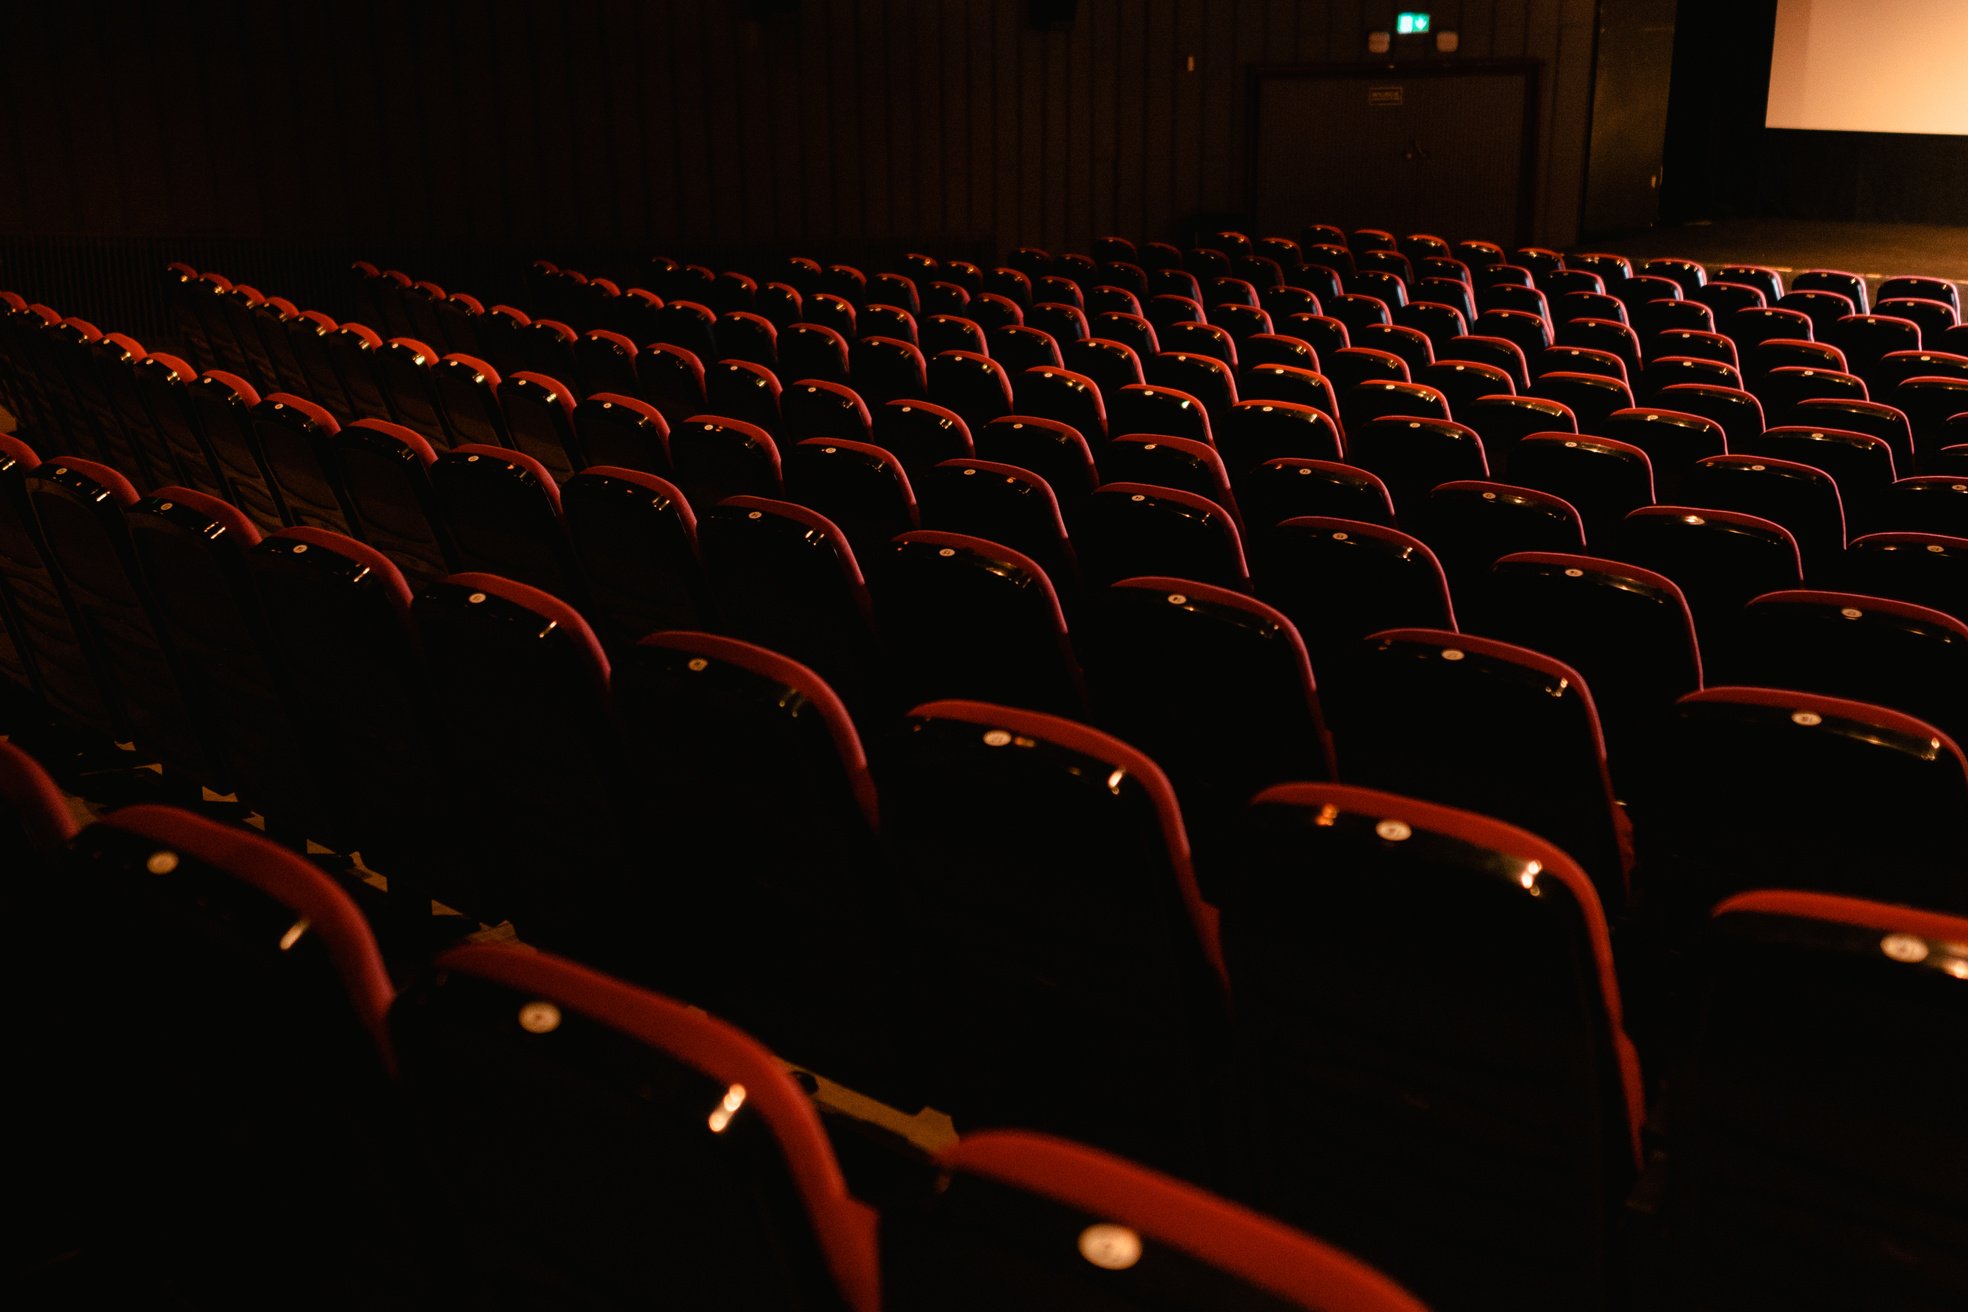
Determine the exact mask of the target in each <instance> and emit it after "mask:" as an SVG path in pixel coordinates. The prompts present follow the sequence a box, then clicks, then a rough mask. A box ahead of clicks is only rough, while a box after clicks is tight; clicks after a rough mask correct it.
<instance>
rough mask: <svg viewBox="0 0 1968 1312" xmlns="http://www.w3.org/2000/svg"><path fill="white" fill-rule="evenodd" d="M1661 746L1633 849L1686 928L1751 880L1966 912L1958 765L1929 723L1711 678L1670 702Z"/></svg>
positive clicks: (1966, 836) (1965, 809)
mask: <svg viewBox="0 0 1968 1312" xmlns="http://www.w3.org/2000/svg"><path fill="white" fill-rule="evenodd" d="M1663 752H1664V755H1663V758H1662V768H1661V769H1659V770H1657V771H1656V772H1655V773H1654V776H1653V780H1652V783H1651V785H1650V787H1649V789H1648V791H1647V794H1646V795H1645V798H1644V809H1643V810H1642V811H1641V816H1642V818H1643V819H1644V821H1645V823H1644V824H1643V825H1642V827H1641V831H1640V832H1641V834H1642V838H1643V846H1642V851H1641V858H1642V860H1643V861H1644V863H1645V869H1646V871H1647V880H1648V887H1649V889H1650V890H1651V892H1650V896H1652V897H1654V898H1656V899H1657V905H1658V906H1659V907H1660V908H1661V910H1662V911H1663V913H1664V914H1665V915H1666V916H1667V918H1668V920H1669V921H1670V923H1672V924H1673V925H1674V927H1675V929H1676V931H1677V932H1678V933H1679V934H1680V935H1681V936H1682V937H1685V936H1686V935H1687V934H1688V933H1689V932H1691V931H1692V930H1693V929H1694V928H1695V927H1696V925H1697V924H1698V923H1699V921H1700V919H1701V918H1702V917H1704V916H1706V915H1707V913H1708V911H1709V908H1711V907H1713V906H1714V905H1715V904H1716V903H1717V902H1719V901H1721V900H1722V899H1723V898H1725V897H1728V896H1730V895H1731V894H1734V893H1738V892H1742V891H1744V890H1747V889H1754V888H1776V887H1781V888H1797V889H1810V890H1815V891H1819V892H1832V893H1844V894H1849V895H1851V896H1855V897H1873V898H1879V899H1881V900H1884V901H1892V902H1904V903H1908V904H1910V905H1913V906H1919V907H1925V908H1927V909H1930V910H1936V911H1949V912H1955V913H1959V912H1960V911H1962V910H1963V909H1964V908H1968V878H1964V876H1963V873H1962V872H1963V870H1964V869H1968V867H1965V866H1964V864H1963V863H1964V861H1968V766H1964V764H1963V761H1962V756H1961V751H1960V749H1959V748H1957V747H1956V746H1955V744H1954V743H1953V741H1952V740H1951V739H1949V738H1948V737H1947V736H1946V735H1945V734H1943V733H1942V732H1941V731H1940V730H1939V729H1937V728H1935V727H1934V726H1933V725H1932V724H1929V723H1927V722H1926V721H1924V720H1919V719H1916V718H1915V717H1913V716H1910V715H1905V714H1903V713H1901V712H1899V711H1895V710H1889V709H1888V708H1886V707H1884V706H1877V705H1873V704H1871V703H1868V702H1855V701H1848V700H1844V699H1841V698H1836V697H1828V696H1826V695H1824V694H1822V693H1815V692H1801V691H1793V690H1789V689H1777V688H1755V687H1710V688H1707V689H1704V690H1703V691H1701V692H1697V693H1690V694H1688V695H1687V696H1685V697H1683V698H1682V699H1681V700H1680V702H1678V703H1677V704H1676V707H1675V710H1674V713H1673V714H1672V716H1671V717H1670V718H1669V720H1668V721H1667V723H1666V726H1665V729H1664V741H1663ZM1640 806H1641V803H1640V802H1639V801H1636V807H1640ZM1882 814H1891V815H1892V816H1893V817H1894V823H1892V824H1891V825H1880V824H1879V823H1877V818H1878V816H1880V815H1882Z"/></svg>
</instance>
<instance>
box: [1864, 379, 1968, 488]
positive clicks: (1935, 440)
mask: <svg viewBox="0 0 1968 1312" xmlns="http://www.w3.org/2000/svg"><path fill="white" fill-rule="evenodd" d="M1921 354H1922V355H1923V356H1928V357H1930V358H1928V359H1926V360H1923V361H1921V362H1919V363H1917V364H1913V365H1909V366H1907V367H1913V368H1932V359H1931V355H1932V353H1931V352H1922V353H1921ZM1963 363H1964V365H1968V357H1963ZM1891 365H1892V357H1891V356H1888V357H1887V358H1886V359H1885V360H1883V361H1881V363H1880V367H1881V369H1882V370H1884V371H1886V372H1887V373H1888V374H1889V375H1890V373H1891ZM1880 399H1881V400H1882V401H1886V402H1888V403H1889V404H1891V405H1892V406H1893V407H1894V408H1895V409H1897V410H1899V411H1900V413H1901V414H1903V415H1905V416H1906V421H1907V429H1908V431H1909V433H1910V435H1911V437H1912V440H1913V461H1912V463H1911V464H1906V465H1902V466H1901V467H1900V473H1901V475H1902V476H1905V475H1907V474H1913V473H1923V472H1925V471H1926V462H1927V460H1928V458H1929V456H1930V455H1931V454H1932V453H1933V452H1935V451H1938V450H1939V449H1940V448H1941V447H1944V446H1946V445H1947V444H1948V440H1949V439H1948V436H1947V421H1948V420H1949V419H1950V418H1951V417H1953V416H1955V415H1958V414H1961V413H1963V412H1964V411H1968V372H1964V373H1963V374H1961V375H1958V376H1957V375H1943V374H1940V373H1938V372H1936V373H1933V374H1925V373H1923V374H1920V375H1917V376H1914V377H1910V378H1906V379H1904V380H1903V381H1901V382H1899V383H1897V384H1895V385H1894V386H1893V388H1892V390H1891V391H1890V392H1889V393H1887V394H1885V395H1883V396H1882V397H1881V398H1880Z"/></svg>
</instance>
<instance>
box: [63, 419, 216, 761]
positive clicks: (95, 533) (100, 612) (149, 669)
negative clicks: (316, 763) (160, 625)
mask: <svg viewBox="0 0 1968 1312" xmlns="http://www.w3.org/2000/svg"><path fill="white" fill-rule="evenodd" d="M24 484H25V488H26V493H27V502H28V505H29V506H31V507H32V509H33V514H34V518H35V520H36V521H37V522H38V523H39V525H40V528H41V534H42V542H43V545H44V548H45V551H46V559H47V562H48V565H49V567H50V570H51V572H52V573H53V574H54V575H55V576H56V577H58V578H59V579H60V580H61V585H62V588H63V592H64V594H65V596H66V599H67V601H68V602H69V604H70V606H71V607H72V608H73V609H72V613H73V615H74V617H75V632H76V635H77V637H79V638H80V639H81V642H82V644H83V646H84V648H85V650H86V651H87V653H88V657H87V658H88V659H89V660H90V661H92V662H93V663H95V667H96V669H97V670H98V672H99V675H100V677H101V679H102V681H103V686H104V692H105V693H106V694H107V695H108V697H109V698H110V699H112V700H111V703H110V704H111V705H112V706H114V707H117V708H120V710H121V712H122V715H121V716H118V717H117V720H118V722H119V723H126V724H127V725H128V726H129V732H130V735H131V737H132V738H133V739H134V740H135V742H136V744H137V746H138V748H139V750H140V751H141V752H144V753H149V754H152V759H155V760H160V761H162V762H163V764H164V766H165V769H166V771H167V772H168V773H170V774H173V775H175V776H176V777H177V778H178V779H179V781H180V782H181V783H183V784H185V785H187V786H193V785H196V784H197V783H198V782H199V781H201V780H204V779H208V778H213V777H216V776H217V774H218V773H219V771H218V769H217V766H218V764H219V760H218V758H217V757H216V756H215V754H214V747H213V743H212V740H211V738H210V736H209V728H210V726H207V725H204V724H203V723H202V722H201V721H200V720H199V719H198V717H197V716H196V715H195V714H194V713H193V712H192V710H191V708H190V706H189V705H188V703H187V702H186V699H185V693H184V685H183V683H182V681H181V674H180V671H179V668H178V666H177V663H176V660H175V659H174V656H173V653H172V651H171V649H170V648H169V647H167V646H166V645H165V643H164V640H163V638H162V637H161V635H160V634H159V632H158V629H157V620H156V616H155V614H154V612H153V611H152V609H151V607H150V604H149V600H148V598H147V597H146V596H145V595H144V590H143V587H142V585H141V583H140V582H139V580H140V579H141V577H142V576H141V574H140V573H139V569H140V566H139V565H138V563H137V559H136V555H135V550H134V548H133V547H132V545H131V542H130V528H129V523H128V520H127V518H126V516H125V512H126V511H127V510H128V509H129V508H130V507H131V506H133V505H135V504H136V502H137V493H136V489H135V488H133V487H131V486H130V482H129V480H128V479H126V478H124V477H123V476H122V475H121V474H119V473H117V472H116V471H115V470H113V469H110V468H108V467H107V466H104V465H99V464H96V463H95V462H93V461H88V460H75V459H71V458H69V457H61V458H58V459H53V460H45V461H43V462H41V464H39V465H38V466H36V467H35V468H33V469H31V470H29V471H28V472H27V474H26V476H25V479H24ZM59 650H60V649H59V647H55V648H54V649H53V650H52V651H51V653H50V654H51V656H54V655H57V654H59Z"/></svg>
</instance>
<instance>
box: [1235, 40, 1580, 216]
mask: <svg viewBox="0 0 1968 1312" xmlns="http://www.w3.org/2000/svg"><path fill="white" fill-rule="evenodd" d="M1498 73H1512V74H1521V75H1522V76H1523V79H1524V139H1523V143H1522V157H1521V160H1520V163H1519V166H1518V170H1517V172H1518V188H1517V230H1516V231H1515V232H1513V233H1512V234H1510V239H1511V241H1512V242H1513V243H1515V244H1517V245H1520V246H1521V245H1523V244H1524V243H1526V242H1528V241H1529V240H1530V234H1531V231H1532V228H1533V225H1534V223H1535V221H1536V218H1537V163H1538V110H1539V105H1540V99H1541V97H1540V91H1541V83H1542V81H1543V75H1544V61H1543V60H1541V59H1459V60H1431V61H1428V62H1426V63H1422V62H1416V63H1405V62H1401V63H1397V62H1390V61H1375V62H1371V63H1358V62H1354V63H1343V64H1335V63H1314V64H1252V65H1250V66H1249V68H1247V69H1246V70H1245V73H1244V106H1245V108H1244V118H1245V135H1244V209H1245V211H1246V212H1247V213H1249V214H1251V215H1252V216H1253V217H1255V215H1256V214H1257V188H1258V176H1257V143H1258V134H1259V132H1260V131H1261V130H1262V125H1261V124H1260V123H1259V122H1258V113H1259V106H1260V104H1261V102H1262V98H1263V90H1264V87H1265V84H1266V83H1269V82H1309V81H1313V80H1319V79H1333V78H1355V79H1369V80H1371V79H1374V78H1380V79H1385V80H1401V81H1405V80H1407V79H1409V78H1418V77H1430V78H1441V77H1470V76H1477V75H1481V74H1492V75H1494V74H1498ZM1308 221H1319V220H1317V219H1316V217H1315V218H1312V219H1309V220H1308ZM1280 235H1292V234H1280ZM1396 235H1397V236H1399V235H1400V234H1398V233H1397V234H1396Z"/></svg>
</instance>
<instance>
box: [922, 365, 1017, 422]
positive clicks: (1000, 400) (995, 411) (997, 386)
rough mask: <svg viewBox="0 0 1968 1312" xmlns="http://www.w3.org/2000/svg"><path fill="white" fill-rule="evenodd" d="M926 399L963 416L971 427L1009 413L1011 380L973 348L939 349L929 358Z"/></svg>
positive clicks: (1000, 367) (1002, 370)
mask: <svg viewBox="0 0 1968 1312" xmlns="http://www.w3.org/2000/svg"><path fill="white" fill-rule="evenodd" d="M928 372H929V399H930V400H932V401H934V402H936V403H937V404H938V405H940V406H945V407H947V408H949V409H950V410H953V411H955V412H956V413H957V414H959V415H962V416H963V419H964V422H965V423H967V424H969V425H970V426H971V427H972V428H977V427H981V426H982V425H984V424H988V423H990V422H991V421H992V420H993V419H996V418H999V417H1000V416H1002V415H1008V414H1010V413H1011V412H1012V409H1013V406H1012V393H1011V381H1010V379H1009V378H1008V377H1007V376H1006V374H1005V371H1004V368H1003V366H1001V365H999V364H998V363H997V362H996V361H995V360H992V359H991V358H990V357H989V356H985V355H979V354H977V353H975V352H972V351H939V352H938V353H937V354H935V355H933V356H931V357H930V358H929V363H928Z"/></svg>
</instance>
